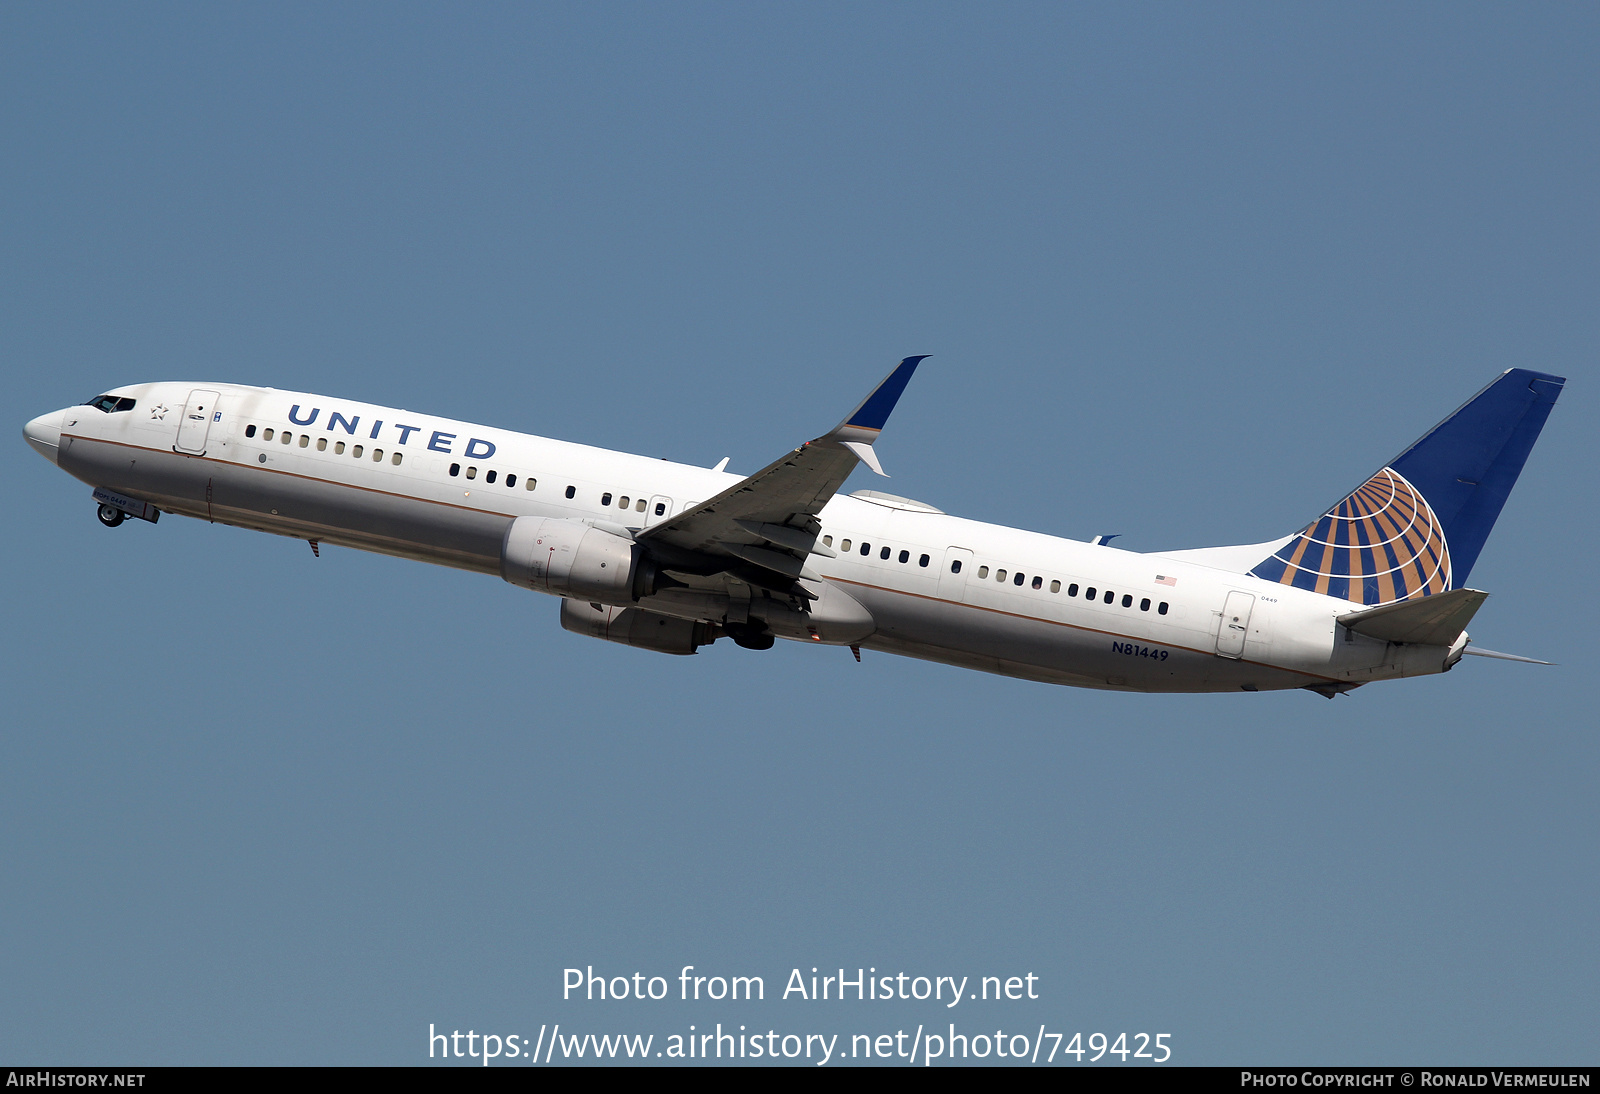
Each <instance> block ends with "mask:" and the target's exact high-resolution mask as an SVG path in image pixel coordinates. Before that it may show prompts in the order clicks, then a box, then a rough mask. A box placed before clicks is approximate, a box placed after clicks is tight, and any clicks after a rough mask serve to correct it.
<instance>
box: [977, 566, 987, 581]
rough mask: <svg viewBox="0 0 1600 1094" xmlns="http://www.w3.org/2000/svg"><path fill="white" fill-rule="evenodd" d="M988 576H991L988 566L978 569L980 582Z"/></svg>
mask: <svg viewBox="0 0 1600 1094" xmlns="http://www.w3.org/2000/svg"><path fill="white" fill-rule="evenodd" d="M988 576H989V567H987V566H979V567H978V580H979V581H982V580H983V579H984V578H986V577H988Z"/></svg>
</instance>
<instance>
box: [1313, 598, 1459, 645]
mask: <svg viewBox="0 0 1600 1094" xmlns="http://www.w3.org/2000/svg"><path fill="white" fill-rule="evenodd" d="M1488 598H1489V594H1488V593H1484V592H1479V591H1478V590H1477V589H1452V590H1451V591H1449V592H1446V593H1434V594H1433V595H1432V596H1429V597H1423V598H1422V599H1420V600H1400V601H1396V602H1395V603H1393V604H1385V605H1383V606H1382V607H1379V608H1368V609H1367V610H1365V611H1360V612H1346V613H1345V614H1344V615H1341V616H1340V617H1339V622H1340V623H1342V624H1343V625H1344V626H1346V627H1349V628H1350V629H1351V630H1353V631H1355V632H1356V633H1357V634H1364V635H1366V636H1367V637H1368V638H1376V639H1378V640H1379V641H1382V642H1414V643H1416V644H1418V645H1423V646H1451V645H1454V644H1455V641H1456V639H1457V638H1460V637H1461V632H1462V631H1464V630H1466V629H1467V624H1468V623H1470V622H1472V617H1473V616H1474V615H1476V614H1477V612H1478V608H1479V607H1480V606H1482V604H1483V602H1484V601H1485V600H1487V599H1488Z"/></svg>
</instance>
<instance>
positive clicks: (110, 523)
mask: <svg viewBox="0 0 1600 1094" xmlns="http://www.w3.org/2000/svg"><path fill="white" fill-rule="evenodd" d="M95 516H97V517H99V518H100V523H101V524H104V525H105V526H106V527H107V528H115V527H116V526H117V525H119V524H121V523H122V522H123V521H125V520H127V519H128V514H126V513H124V512H123V511H122V510H121V509H118V508H117V507H116V506H115V505H107V504H105V503H104V502H102V503H101V504H100V507H99V508H98V509H96V510H95Z"/></svg>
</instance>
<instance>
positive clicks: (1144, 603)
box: [1139, 596, 1150, 612]
mask: <svg viewBox="0 0 1600 1094" xmlns="http://www.w3.org/2000/svg"><path fill="white" fill-rule="evenodd" d="M1139 610H1140V611H1141V612H1147V611H1149V610H1150V598H1149V597H1148V596H1147V597H1145V598H1144V599H1143V600H1141V601H1139Z"/></svg>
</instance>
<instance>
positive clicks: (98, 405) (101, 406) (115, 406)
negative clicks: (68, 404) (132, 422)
mask: <svg viewBox="0 0 1600 1094" xmlns="http://www.w3.org/2000/svg"><path fill="white" fill-rule="evenodd" d="M83 405H84V406H92V407H94V408H95V409H96V410H98V411H100V412H101V413H103V414H115V413H117V412H118V411H119V410H132V409H133V407H134V401H133V400H132V399H129V398H127V397H126V396H124V397H123V398H121V399H119V398H117V397H116V396H115V395H97V396H96V397H95V398H93V399H90V400H89V401H88V402H87V403H84V404H83Z"/></svg>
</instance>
